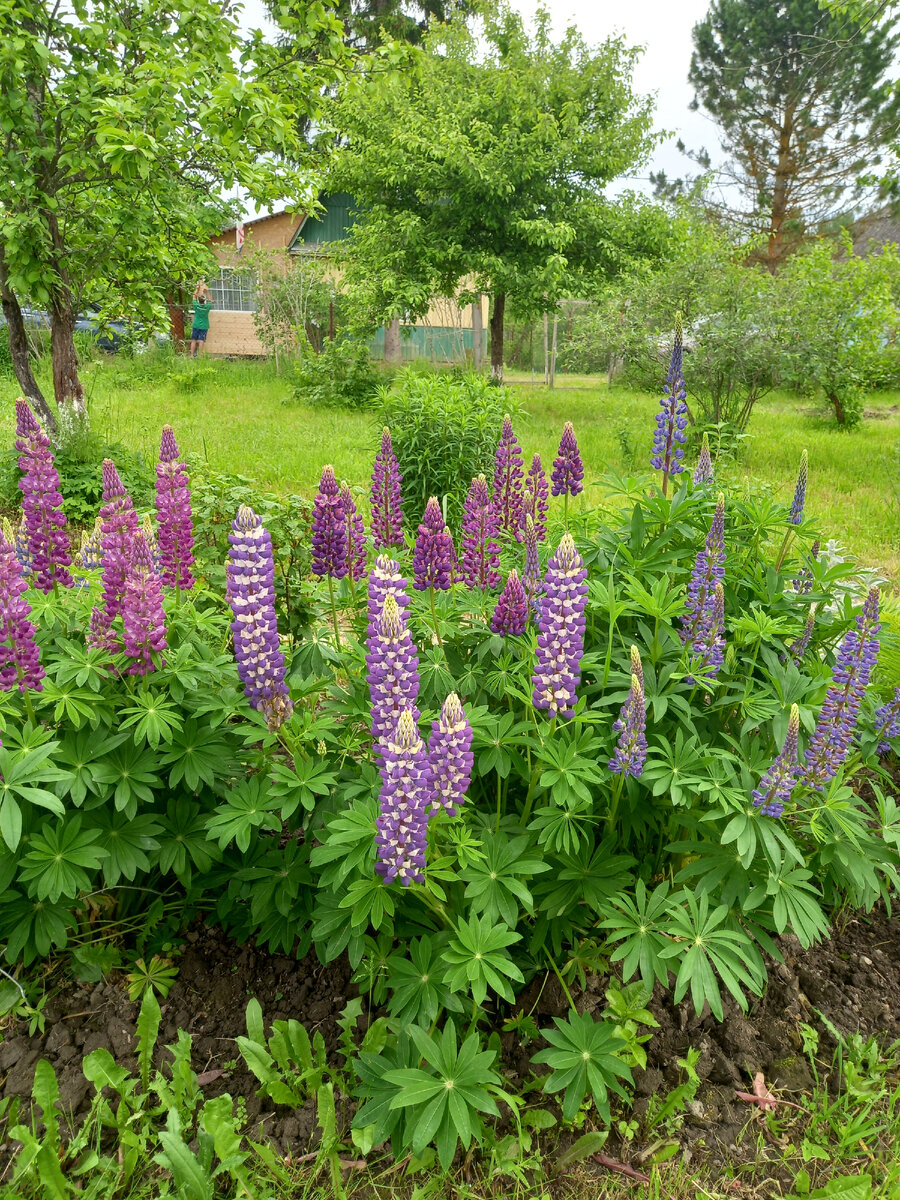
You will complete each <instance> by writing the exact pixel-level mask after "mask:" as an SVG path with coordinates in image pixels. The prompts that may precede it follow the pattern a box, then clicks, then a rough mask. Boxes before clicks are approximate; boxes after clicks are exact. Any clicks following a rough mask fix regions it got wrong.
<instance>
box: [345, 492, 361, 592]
mask: <svg viewBox="0 0 900 1200" xmlns="http://www.w3.org/2000/svg"><path fill="white" fill-rule="evenodd" d="M341 500H342V502H343V505H344V515H345V516H346V519H347V577H348V579H349V580H350V584H351V587H352V585H353V584H355V583H359V581H360V580H361V579H362V578H364V576H365V573H366V531H365V529H364V528H363V519H362V517H361V516H360V514H359V513H358V512H357V509H356V502H355V501H354V499H353V493H352V492H351V491H350V488H349V486H348V485H347V484H346V483H342V484H341Z"/></svg>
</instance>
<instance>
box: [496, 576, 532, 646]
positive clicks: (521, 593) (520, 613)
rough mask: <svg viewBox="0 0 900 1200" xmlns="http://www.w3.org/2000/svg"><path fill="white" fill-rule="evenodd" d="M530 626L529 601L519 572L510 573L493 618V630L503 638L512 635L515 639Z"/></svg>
mask: <svg viewBox="0 0 900 1200" xmlns="http://www.w3.org/2000/svg"><path fill="white" fill-rule="evenodd" d="M527 626H528V601H527V600H526V598H525V590H524V588H523V587H522V583H521V581H520V579H519V572H518V571H510V573H509V577H508V578H507V580H506V587H505V588H504V589H503V591H502V592H501V593H500V598H499V600H498V601H497V605H496V607H495V609H494V615H493V617H492V618H491V630H492V631H493V632H494V633H499V634H500V635H501V636H502V637H506V636H507V635H509V634H512V635H513V636H515V637H518V636H520V635H521V634H523V633H524V632H525V630H526V628H527Z"/></svg>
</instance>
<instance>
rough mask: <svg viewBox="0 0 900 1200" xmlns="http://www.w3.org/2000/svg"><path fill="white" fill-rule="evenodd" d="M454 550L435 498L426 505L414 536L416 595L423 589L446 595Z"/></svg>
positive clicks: (450, 576)
mask: <svg viewBox="0 0 900 1200" xmlns="http://www.w3.org/2000/svg"><path fill="white" fill-rule="evenodd" d="M454 554H455V547H454V545H453V539H452V537H451V536H450V530H449V529H448V528H447V526H446V525H445V524H444V514H443V513H442V512H441V506H440V504H438V501H437V497H436V496H432V497H431V499H430V500H429V501H428V503H427V504H426V505H425V515H424V516H423V518H422V524H421V525H420V526H419V532H418V534H417V536H416V547H415V550H414V551H413V576H414V578H413V587H414V588H415V589H416V591H417V592H424V591H425V590H426V588H434V589H435V591H438V592H445V591H447V590H448V588H449V587H450V582H451V578H452V575H453V556H454Z"/></svg>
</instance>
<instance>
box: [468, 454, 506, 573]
mask: <svg viewBox="0 0 900 1200" xmlns="http://www.w3.org/2000/svg"><path fill="white" fill-rule="evenodd" d="M497 536H498V518H497V514H496V513H495V512H494V509H493V506H492V505H491V497H490V493H489V492H488V485H487V480H486V479H485V477H484V476H483V475H478V476H476V477H475V479H473V480H472V484H471V487H470V488H469V494H468V496H466V502H465V505H464V506H463V515H462V560H461V562H460V564H459V569H460V575H461V577H462V580H463V582H464V583H466V584H468V586H469V587H470V588H481V590H482V591H485V590H486V589H487V588H495V587H496V586H497V584H498V583H499V582H500V572H499V571H498V570H497V565H498V563H499V561H500V547H499V546H498V544H497Z"/></svg>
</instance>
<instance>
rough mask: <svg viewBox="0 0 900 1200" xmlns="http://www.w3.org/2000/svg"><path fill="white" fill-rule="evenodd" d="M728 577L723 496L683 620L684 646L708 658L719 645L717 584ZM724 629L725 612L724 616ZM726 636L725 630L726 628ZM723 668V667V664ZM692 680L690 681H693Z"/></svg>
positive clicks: (697, 566)
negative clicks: (715, 628)
mask: <svg viewBox="0 0 900 1200" xmlns="http://www.w3.org/2000/svg"><path fill="white" fill-rule="evenodd" d="M724 577H725V497H724V496H723V495H722V494H721V493H719V499H718V502H717V503H716V511H715V515H714V516H713V519H712V524H711V526H710V530H709V533H708V534H707V535H706V542H705V545H704V547H703V549H702V550H701V551H700V552H699V553H698V555H697V559H696V562H695V563H694V570H693V571H692V573H691V581H690V583H689V584H688V592H687V611H686V612H685V614H684V616H683V617H682V618H681V630H680V637H681V641H682V644H683V645H684V646H685V647H687V648H688V649H689V650H691V652H692V653H693V654H694V655H700V656H702V657H704V658H705V657H706V656H707V655H709V654H710V652H711V651H712V650H713V647H714V644H715V637H714V623H715V618H716V612H715V608H716V584H717V583H721V581H722V579H723V578H724ZM723 626H724V613H723ZM722 632H723V633H724V627H723V629H722ZM720 665H721V664H720ZM689 681H690V680H689Z"/></svg>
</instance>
